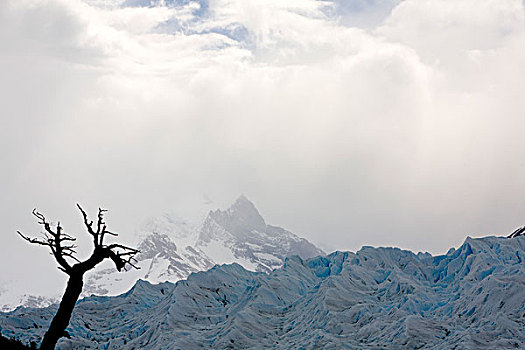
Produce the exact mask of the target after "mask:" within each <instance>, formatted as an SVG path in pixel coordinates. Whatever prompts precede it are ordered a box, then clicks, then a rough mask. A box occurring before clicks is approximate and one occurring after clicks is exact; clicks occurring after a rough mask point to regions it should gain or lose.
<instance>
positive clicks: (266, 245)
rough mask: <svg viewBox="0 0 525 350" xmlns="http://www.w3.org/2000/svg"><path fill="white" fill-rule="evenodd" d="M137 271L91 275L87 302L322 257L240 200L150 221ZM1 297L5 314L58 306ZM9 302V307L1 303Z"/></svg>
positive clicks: (31, 299)
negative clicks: (234, 268)
mask: <svg viewBox="0 0 525 350" xmlns="http://www.w3.org/2000/svg"><path fill="white" fill-rule="evenodd" d="M140 232H141V234H140V239H139V242H138V245H137V247H138V249H139V250H140V254H139V255H138V257H137V259H138V265H139V266H140V267H141V269H140V270H131V271H128V272H125V273H119V272H117V271H116V270H115V268H114V267H113V266H111V267H110V268H107V269H101V270H100V269H98V270H95V271H94V272H91V273H90V274H89V275H88V278H87V279H86V281H85V283H84V292H83V296H89V295H92V294H94V295H118V294H120V293H123V292H125V291H127V290H129V289H130V288H131V287H132V286H133V285H134V283H135V282H136V281H137V280H138V279H142V280H145V281H149V282H151V283H160V282H166V281H168V282H176V281H178V280H180V279H185V278H187V277H188V276H189V275H190V274H191V273H193V272H197V271H204V270H207V269H210V268H211V267H213V266H214V265H216V264H226V263H234V262H235V263H238V264H240V265H242V266H243V267H244V268H246V269H248V270H251V271H262V272H270V271H272V270H273V269H275V268H278V267H281V266H282V265H283V263H284V260H285V258H286V257H287V256H292V255H298V256H300V257H301V258H303V259H307V258H311V257H314V256H317V255H323V254H324V252H323V251H322V250H321V249H319V248H317V247H316V246H314V245H313V244H312V243H310V242H308V241H307V240H306V239H304V238H300V237H298V236H296V235H295V234H293V233H291V232H289V231H287V230H285V229H283V228H280V227H277V226H271V225H267V224H266V222H265V220H264V219H263V217H262V216H261V215H260V213H259V211H258V210H257V208H256V207H255V205H254V204H253V203H252V202H251V201H249V200H248V198H246V196H244V195H241V196H240V197H239V198H238V199H237V200H236V201H235V203H233V205H231V206H230V208H228V209H227V210H218V209H217V210H215V211H210V212H209V213H208V215H207V216H206V217H205V219H204V220H203V221H202V222H201V223H199V224H196V225H194V224H191V223H189V222H188V221H186V220H181V219H179V218H177V217H175V216H174V215H164V216H161V217H159V218H154V219H151V220H149V222H147V224H146V225H145V226H144V227H143V228H142V229H141V230H140ZM3 292H4V294H1V293H0V305H2V304H3V308H2V310H4V311H7V310H10V309H13V308H14V307H16V306H17V305H24V306H28V307H44V306H48V305H50V304H52V303H53V302H56V300H57V298H58V297H59V296H58V295H57V296H56V297H55V298H51V297H48V296H47V297H44V296H27V295H25V296H23V297H21V298H14V297H7V296H6V294H8V293H9V291H8V290H5V291H3ZM2 300H11V302H9V303H7V302H2Z"/></svg>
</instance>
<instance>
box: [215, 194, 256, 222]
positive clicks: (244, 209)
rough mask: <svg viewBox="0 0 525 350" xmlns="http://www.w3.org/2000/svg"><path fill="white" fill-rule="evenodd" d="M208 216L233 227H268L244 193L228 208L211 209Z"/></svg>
mask: <svg viewBox="0 0 525 350" xmlns="http://www.w3.org/2000/svg"><path fill="white" fill-rule="evenodd" d="M208 216H209V217H211V218H212V219H214V220H215V221H217V222H218V223H220V224H221V225H224V226H227V227H230V226H231V227H232V228H243V229H248V228H249V229H264V228H265V227H266V222H265V221H264V218H263V217H262V216H261V214H260V213H259V211H258V210H257V208H256V207H255V205H254V204H253V202H251V201H250V200H249V199H248V198H247V197H246V196H245V195H244V194H241V195H240V196H239V197H238V198H237V200H236V201H235V202H234V203H233V204H232V205H231V206H230V207H229V208H228V209H226V210H220V209H217V210H215V211H210V213H209V214H208Z"/></svg>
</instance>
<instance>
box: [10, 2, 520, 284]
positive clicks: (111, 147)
mask: <svg viewBox="0 0 525 350" xmlns="http://www.w3.org/2000/svg"><path fill="white" fill-rule="evenodd" d="M524 48H525V3H524V2H523V1H522V0H404V1H401V0H368V1H366V0H345V1H343V0H326V1H318V0H199V1H190V0H173V1H168V0H166V1H148V0H127V1H122V0H107V1H103V0H85V1H81V0H4V1H0V77H1V78H0V146H1V147H0V161H1V165H2V171H1V172H0V186H1V189H2V191H1V199H0V246H1V247H3V251H2V254H0V264H1V266H8V268H2V269H1V270H0V280H6V279H8V280H12V281H14V280H17V279H23V280H26V279H28V276H30V280H32V281H37V280H38V279H43V278H46V279H51V280H52V279H58V278H65V277H64V276H61V275H60V272H59V271H58V270H56V269H55V263H54V261H53V259H52V258H51V257H50V256H48V252H46V251H45V249H43V248H41V247H33V246H30V245H29V244H27V242H24V241H22V240H21V239H20V237H18V236H17V234H16V230H22V231H23V232H24V233H26V234H28V235H30V234H33V235H38V232H39V231H40V228H39V226H38V225H37V224H36V221H35V220H34V218H33V217H32V216H31V210H32V209H33V208H34V207H37V208H38V209H39V210H40V211H42V212H43V213H45V214H46V215H47V217H48V218H49V219H50V220H52V221H54V222H56V221H57V220H61V222H62V225H63V226H64V227H65V228H66V230H68V231H69V232H71V233H72V234H74V235H76V236H78V237H79V239H80V240H81V242H83V241H82V239H85V241H84V243H85V244H87V245H89V239H88V238H82V237H84V236H86V234H85V231H84V230H83V228H82V226H81V221H80V220H81V217H80V215H79V213H78V211H77V210H76V208H75V203H77V202H78V203H81V204H82V205H83V206H84V207H85V209H86V210H87V211H88V212H89V213H91V214H92V215H94V214H95V213H96V210H97V208H98V207H99V206H102V207H104V208H106V209H109V210H110V211H109V212H108V214H107V222H108V224H109V226H110V228H111V229H113V230H114V231H117V232H120V233H121V237H122V240H123V241H126V239H128V238H127V237H130V236H133V235H135V234H136V231H137V230H139V228H140V223H141V222H143V220H145V218H148V217H152V216H158V215H161V214H162V213H164V212H172V213H176V214H177V215H179V216H181V217H187V218H192V219H198V218H199V217H201V216H202V215H204V214H205V211H206V210H209V209H215V208H226V207H228V206H229V205H230V204H231V203H232V202H233V201H234V200H235V199H236V198H237V197H238V196H239V195H240V194H245V195H246V196H247V197H248V198H249V199H251V200H252V201H253V202H254V203H255V205H256V206H257V207H258V209H259V210H260V211H261V213H262V215H263V216H264V217H265V218H266V220H267V222H268V223H271V224H274V225H278V226H282V227H284V228H286V229H288V230H290V231H292V232H295V233H297V234H298V235H300V236H302V237H305V238H307V239H309V240H311V241H312V242H314V243H316V244H318V245H319V246H320V247H322V248H324V249H325V250H326V251H332V250H335V249H337V250H357V249H359V248H360V247H361V246H362V245H373V246H397V247H401V248H406V249H411V250H413V251H429V252H431V253H433V254H440V253H444V252H446V251H447V250H448V248H450V247H453V246H456V247H457V246H458V245H459V244H461V243H462V242H463V241H464V239H465V237H466V236H467V235H470V236H473V237H479V236H484V235H489V234H494V235H501V234H506V233H509V232H510V231H512V230H514V229H515V228H516V227H518V226H522V225H524V224H525V205H524V203H523V197H524V194H525V147H524V146H525V137H524V133H523V132H524V131H525V118H524V112H523V111H524V110H525V98H524V97H525V95H524V91H525V49H524ZM50 270H52V271H56V272H53V273H56V276H59V275H60V276H61V277H56V276H55V275H49V274H48V273H47V271H50ZM43 276H45V277H43Z"/></svg>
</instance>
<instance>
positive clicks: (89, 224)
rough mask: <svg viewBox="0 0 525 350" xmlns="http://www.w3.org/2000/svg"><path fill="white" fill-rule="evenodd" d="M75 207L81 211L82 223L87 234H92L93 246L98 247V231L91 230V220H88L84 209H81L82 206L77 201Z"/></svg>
mask: <svg viewBox="0 0 525 350" xmlns="http://www.w3.org/2000/svg"><path fill="white" fill-rule="evenodd" d="M77 208H78V209H79V210H80V212H81V213H82V217H83V218H84V225H85V226H86V228H87V230H88V232H89V234H90V235H92V236H93V243H94V244H95V247H98V246H99V242H98V233H97V232H95V231H93V220H91V221H90V220H89V219H88V216H87V213H86V212H85V211H84V209H82V207H81V206H80V204H78V203H77Z"/></svg>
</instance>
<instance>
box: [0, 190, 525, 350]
mask: <svg viewBox="0 0 525 350" xmlns="http://www.w3.org/2000/svg"><path fill="white" fill-rule="evenodd" d="M240 208H243V210H240V211H241V212H243V213H245V214H247V213H246V212H245V211H244V209H249V210H248V212H251V213H254V211H253V209H251V205H250V204H249V203H248V202H247V201H246V200H245V199H241V200H240V201H238V202H237V203H236V204H235V205H234V206H233V207H232V208H230V209H229V210H227V211H225V212H214V213H212V214H210V216H209V219H210V220H212V221H213V224H211V223H209V225H212V226H209V225H208V224H206V225H203V228H202V229H201V230H200V231H199V239H198V242H202V243H201V244H199V245H195V249H197V248H199V249H206V248H209V247H210V245H209V244H208V245H206V242H209V241H208V240H207V237H209V236H207V232H209V231H208V230H207V229H205V227H215V226H214V225H218V226H219V227H221V228H224V230H225V232H228V234H226V233H224V232H223V231H220V230H219V229H218V228H214V229H213V230H212V232H215V233H217V232H219V231H220V232H221V234H224V237H228V240H226V241H227V242H230V243H228V244H225V245H224V246H226V247H236V248H235V249H237V247H239V244H238V243H237V242H238V241H237V239H240V237H243V236H242V235H241V233H240V232H241V231H242V232H247V231H245V230H244V229H245V228H246V227H252V226H251V225H252V224H254V223H255V222H258V226H257V227H259V228H258V229H257V232H261V231H262V232H264V236H269V237H274V236H272V234H270V233H269V232H272V233H273V232H275V230H276V229H274V228H268V227H267V226H265V225H264V224H263V221H258V219H257V218H256V217H252V216H250V215H246V216H245V215H240V216H239V215H238V214H235V213H238V210H239V209H240ZM232 217H236V218H237V219H235V220H232V219H231V218H232ZM240 218H242V219H240ZM207 220H208V219H207ZM246 223H250V224H249V225H248V224H247V226H244V224H246ZM241 228H242V230H241ZM257 237H258V236H257ZM291 237H294V236H291ZM290 239H291V238H290ZM242 241H243V242H246V240H245V239H243V240H242ZM249 242H254V241H253V240H249ZM257 242H258V241H257ZM287 242H288V241H287ZM293 242H297V239H296V238H294V239H293ZM251 244H254V245H253V246H252V245H251ZM251 244H246V245H243V246H242V249H240V252H239V251H237V250H235V249H234V248H231V250H230V251H234V252H237V254H238V256H239V257H242V258H244V259H247V260H248V261H252V262H253V264H254V265H252V266H255V267H256V268H257V267H259V266H260V267H259V270H261V271H266V269H267V268H270V267H271V266H273V265H271V263H272V262H273V260H272V259H271V258H270V259H258V258H257V257H259V256H260V255H258V254H256V253H258V252H259V253H260V252H262V250H261V247H262V245H261V244H259V243H257V244H256V243H251ZM276 244H277V243H276ZM294 244H295V243H294ZM304 244H305V243H304ZM300 246H301V247H302V246H303V244H300ZM307 247H311V246H310V245H307ZM283 249H287V248H286V247H283ZM312 249H313V248H312ZM177 252H179V250H177ZM264 252H267V251H266V250H265V251H264ZM308 252H310V250H308ZM279 254H280V253H279ZM148 256H149V255H148ZM206 256H208V255H207V254H206ZM274 256H280V255H274ZM148 259H153V258H151V257H150V258H148ZM176 261H185V260H184V258H183V257H182V255H181V258H180V259H177V260H176ZM275 261H276V265H277V260H275ZM524 261H525V237H523V236H520V237H515V238H502V237H486V238H479V239H472V238H467V239H466V241H465V242H464V243H463V244H462V245H461V247H459V248H458V249H457V250H456V249H453V248H452V249H450V250H449V252H448V253H447V254H445V255H440V256H431V255H430V254H428V253H424V254H422V253H419V254H414V253H412V252H410V251H406V250H400V249H397V248H372V247H363V248H362V249H361V250H359V251H358V252H356V253H351V252H335V253H332V254H330V255H328V256H322V255H321V256H317V257H314V258H310V259H302V258H300V257H298V256H294V257H290V258H286V259H285V263H284V265H283V267H282V268H278V269H276V270H274V271H272V272H270V273H264V272H254V271H248V270H246V269H245V268H243V267H242V266H241V265H239V264H237V263H233V264H228V265H221V266H215V267H213V268H211V269H210V270H208V271H205V272H198V273H193V274H191V275H190V276H189V277H188V278H187V279H186V280H181V281H179V282H177V283H176V284H173V283H161V284H156V285H152V284H150V283H148V282H146V281H142V280H140V281H138V282H137V283H136V284H135V286H134V287H133V288H132V289H131V290H130V291H128V292H127V293H125V294H122V295H120V296H117V297H103V296H95V297H88V298H85V299H83V300H82V301H80V302H79V303H78V305H77V307H76V309H75V311H74V314H73V318H72V322H71V324H70V327H69V328H68V331H69V333H70V334H71V336H72V338H71V339H62V340H61V341H60V343H59V346H60V349H86V348H91V349H197V348H212V349H523V348H525V264H524ZM169 263H170V264H171V263H172V262H171V261H169ZM259 264H260V265H259ZM170 266H171V265H170ZM173 266H175V267H176V268H175V267H174V270H173V271H182V270H181V269H179V268H178V267H177V265H173ZM155 271H157V270H155ZM55 310H56V306H50V307H48V308H44V309H35V308H19V309H17V310H16V311H13V312H10V313H4V314H0V329H1V331H2V334H3V335H5V336H9V337H10V336H16V337H19V338H20V339H21V340H23V341H25V342H29V341H31V340H34V341H37V340H38V338H39V337H40V336H42V334H43V333H44V332H45V330H46V328H47V325H48V324H49V322H50V318H51V317H52V316H53V313H54V311H55Z"/></svg>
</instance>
